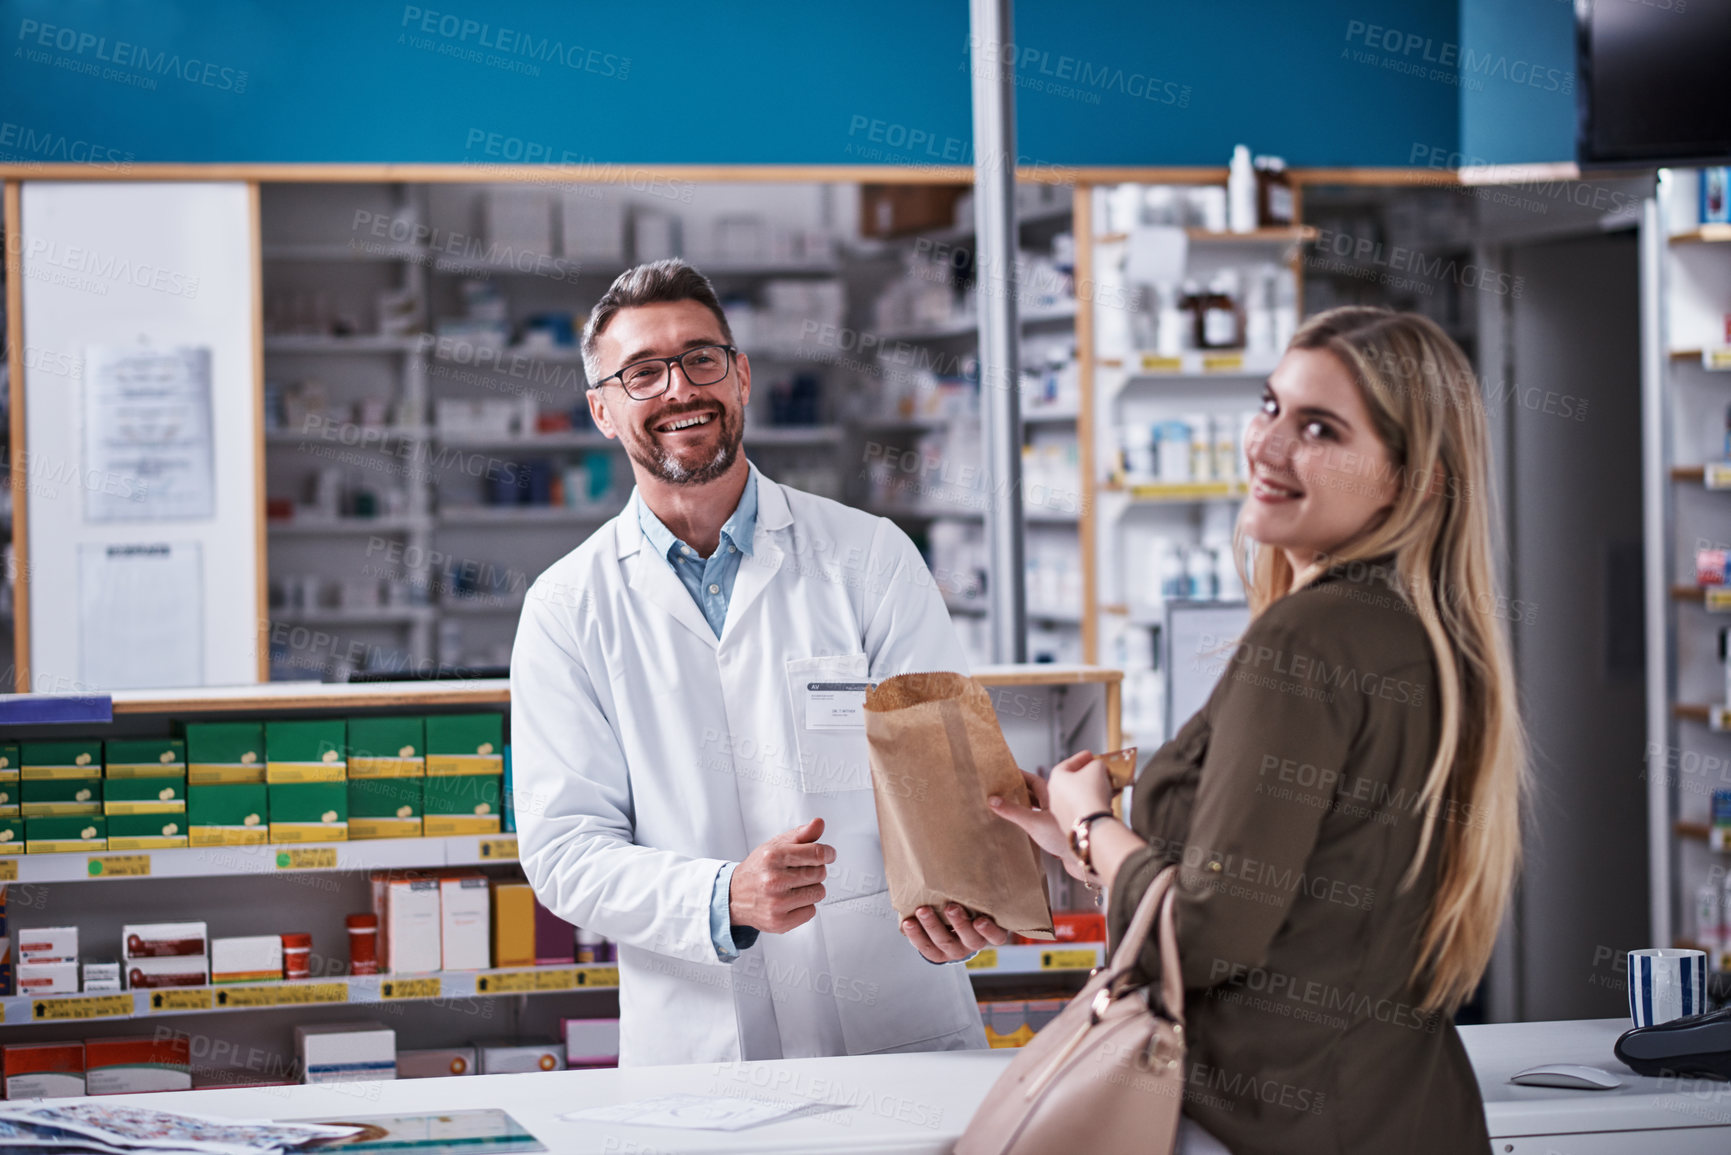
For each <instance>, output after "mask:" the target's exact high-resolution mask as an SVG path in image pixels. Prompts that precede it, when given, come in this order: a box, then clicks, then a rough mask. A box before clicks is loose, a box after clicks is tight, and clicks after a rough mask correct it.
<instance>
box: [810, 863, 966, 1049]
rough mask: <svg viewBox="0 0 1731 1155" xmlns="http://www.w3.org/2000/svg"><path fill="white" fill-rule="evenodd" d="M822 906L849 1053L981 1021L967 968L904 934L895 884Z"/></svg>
mask: <svg viewBox="0 0 1731 1155" xmlns="http://www.w3.org/2000/svg"><path fill="white" fill-rule="evenodd" d="M817 909H818V923H819V925H820V926H821V927H822V928H823V941H824V949H825V950H826V951H827V952H828V956H829V965H830V972H831V976H832V978H833V980H834V983H835V1000H836V1014H837V1016H838V1017H839V1018H840V1019H841V1033H842V1038H843V1041H845V1042H846V1044H847V1052H848V1054H850V1055H868V1054H872V1053H874V1052H878V1051H893V1050H899V1049H903V1048H910V1047H914V1046H916V1045H917V1044H919V1043H923V1042H926V1041H927V1040H930V1039H937V1038H941V1037H943V1036H945V1035H953V1034H956V1033H957V1032H959V1031H963V1030H966V1029H967V1028H968V1027H969V1026H972V1025H973V1024H974V1023H975V1022H976V1021H977V1018H978V1011H977V1010H976V1008H975V1005H974V997H973V993H972V990H971V988H969V984H968V979H967V974H966V972H964V971H963V970H962V969H961V968H960V967H955V966H941V967H940V966H933V965H932V964H931V963H928V962H927V961H926V960H925V959H923V958H921V957H920V955H919V952H918V951H916V950H914V948H913V945H912V944H911V943H909V942H908V941H907V939H905V938H903V937H902V932H901V930H900V928H899V925H898V924H899V921H900V920H899V919H898V918H897V917H896V912H895V909H894V908H893V907H892V906H890V895H889V891H887V890H884V891H879V892H878V893H877V894H868V895H866V896H865V897H863V898H852V899H847V900H846V901H842V902H826V903H823V904H821V905H819V906H818V908H817ZM964 988H968V989H964Z"/></svg>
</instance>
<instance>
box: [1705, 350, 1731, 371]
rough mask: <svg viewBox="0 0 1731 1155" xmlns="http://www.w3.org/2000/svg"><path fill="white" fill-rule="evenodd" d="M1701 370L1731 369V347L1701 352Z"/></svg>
mask: <svg viewBox="0 0 1731 1155" xmlns="http://www.w3.org/2000/svg"><path fill="white" fill-rule="evenodd" d="M1701 368H1703V369H1710V370H1715V371H1717V370H1722V369H1731V345H1719V346H1716V347H1714V348H1711V349H1703V350H1701Z"/></svg>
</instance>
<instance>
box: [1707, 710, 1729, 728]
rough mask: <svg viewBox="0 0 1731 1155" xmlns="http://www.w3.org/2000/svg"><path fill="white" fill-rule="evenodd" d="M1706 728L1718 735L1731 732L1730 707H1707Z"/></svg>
mask: <svg viewBox="0 0 1731 1155" xmlns="http://www.w3.org/2000/svg"><path fill="white" fill-rule="evenodd" d="M1707 728H1708V729H1709V730H1713V731H1716V732H1718V733H1724V732H1725V731H1726V730H1731V706H1709V707H1707Z"/></svg>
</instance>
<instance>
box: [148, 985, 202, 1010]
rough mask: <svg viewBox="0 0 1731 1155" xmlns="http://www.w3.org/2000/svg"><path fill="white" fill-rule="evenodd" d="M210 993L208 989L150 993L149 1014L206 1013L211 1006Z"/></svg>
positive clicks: (194, 988) (168, 990)
mask: <svg viewBox="0 0 1731 1155" xmlns="http://www.w3.org/2000/svg"><path fill="white" fill-rule="evenodd" d="M211 999H212V992H211V989H210V988H209V987H180V988H174V987H170V988H169V989H167V990H161V991H151V992H150V1013H151V1014H153V1015H154V1014H162V1013H169V1012H176V1011H208V1010H210V1008H211V1006H212V1005H213V1004H212V1002H211Z"/></svg>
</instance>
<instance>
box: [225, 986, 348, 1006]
mask: <svg viewBox="0 0 1731 1155" xmlns="http://www.w3.org/2000/svg"><path fill="white" fill-rule="evenodd" d="M348 1001H349V984H348V983H294V984H288V983H285V984H283V985H281V986H275V985H268V986H256V987H254V986H238V985H237V986H235V987H234V988H232V989H228V990H219V991H217V992H216V1005H217V1006H218V1007H221V1008H238V1007H249V1008H250V1007H292V1006H302V1005H305V1004H309V1003H346V1002H348Z"/></svg>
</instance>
